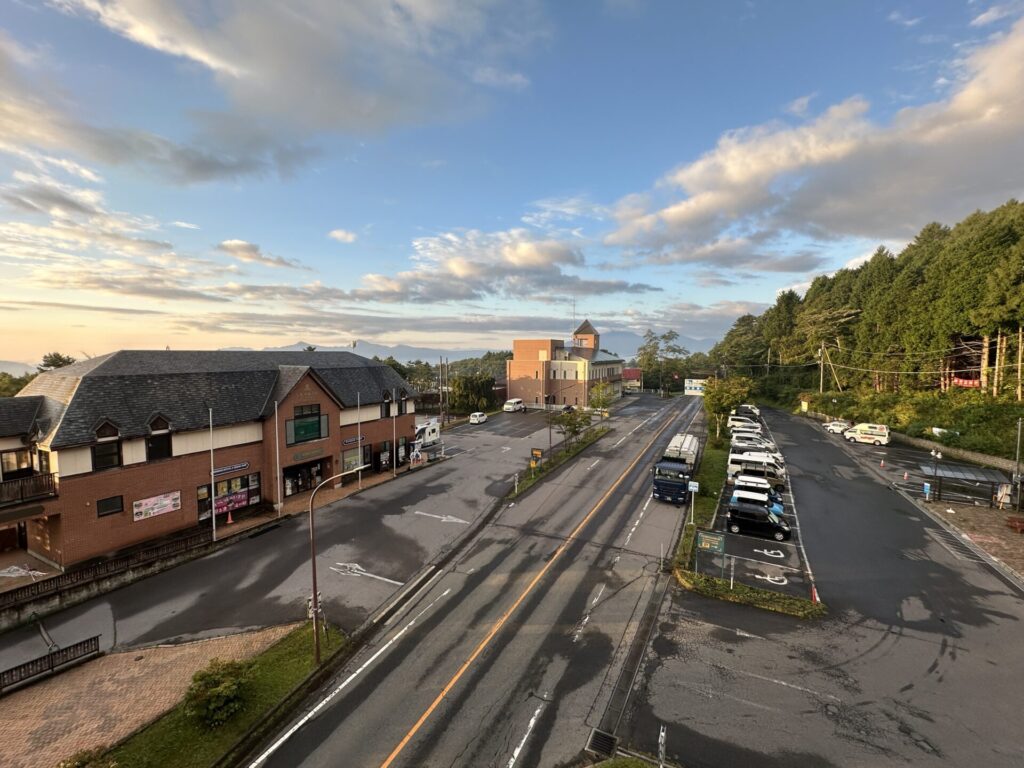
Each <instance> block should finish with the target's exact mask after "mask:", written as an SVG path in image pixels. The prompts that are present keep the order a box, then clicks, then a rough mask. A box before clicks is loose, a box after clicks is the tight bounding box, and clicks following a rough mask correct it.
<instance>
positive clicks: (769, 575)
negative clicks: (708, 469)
mask: <svg viewBox="0 0 1024 768" xmlns="http://www.w3.org/2000/svg"><path fill="white" fill-rule="evenodd" d="M764 429H765V436H766V437H769V438H771V432H770V430H768V427H767V425H765V426H764ZM732 493H733V485H732V484H731V483H726V485H725V488H724V489H723V490H722V496H721V498H720V499H719V506H718V513H717V514H716V516H715V520H714V524H713V526H712V529H713V530H714V531H715V532H717V533H719V534H720V535H721V536H723V537H724V551H723V552H721V553H719V552H715V551H710V550H704V551H702V550H701V549H699V548H698V550H697V554H696V563H695V566H694V567H695V568H696V570H697V571H698V572H699V573H704V574H707V575H709V576H717V577H719V578H724V579H732V580H735V581H736V582H737V583H740V584H746V585H748V586H751V587H758V588H761V589H771V590H775V591H778V592H784V593H786V594H788V595H793V596H794V597H804V598H811V599H813V597H814V593H813V591H812V586H813V577H812V575H811V570H810V568H809V567H808V565H807V559H806V554H805V552H804V548H803V545H802V543H801V540H800V521H799V518H798V515H797V511H796V501H795V499H794V498H793V494H792V492H791V489H790V488H789V487H787V489H786V491H785V492H783V493H782V494H781V495H782V502H783V508H784V513H783V519H784V520H785V521H786V523H787V524H788V525H789V527H790V530H791V538H790V539H789V540H788V541H775V540H774V539H772V538H768V537H762V536H756V535H749V534H746V533H730V532H729V530H728V529H727V528H726V514H725V513H726V508H727V506H728V503H729V498H730V497H731V496H732Z"/></svg>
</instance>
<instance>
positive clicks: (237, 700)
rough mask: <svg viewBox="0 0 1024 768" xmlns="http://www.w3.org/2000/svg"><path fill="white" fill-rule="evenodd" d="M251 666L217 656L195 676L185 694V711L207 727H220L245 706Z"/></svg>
mask: <svg viewBox="0 0 1024 768" xmlns="http://www.w3.org/2000/svg"><path fill="white" fill-rule="evenodd" d="M250 669H251V665H250V664H248V663H245V662H241V661H221V660H220V659H214V660H213V661H211V662H210V664H209V666H207V667H206V669H201V670H199V671H198V672H196V673H195V674H194V675H193V676H192V684H191V685H190V686H189V687H188V692H187V693H186V694H185V712H186V713H187V714H188V715H189V716H190V717H193V718H195V719H196V720H198V721H199V722H200V723H202V724H203V725H205V726H206V727H207V728H217V727H219V726H221V725H223V724H224V723H226V722H227V721H228V720H230V719H231V718H232V717H233V716H234V715H235V714H236V713H238V712H239V711H241V710H242V708H243V707H244V706H245V689H246V682H247V681H248V677H249V672H250Z"/></svg>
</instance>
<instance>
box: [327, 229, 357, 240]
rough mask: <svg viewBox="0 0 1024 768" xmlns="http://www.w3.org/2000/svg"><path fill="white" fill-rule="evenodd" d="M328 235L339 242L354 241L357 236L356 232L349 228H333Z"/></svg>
mask: <svg viewBox="0 0 1024 768" xmlns="http://www.w3.org/2000/svg"><path fill="white" fill-rule="evenodd" d="M327 236H328V237H329V238H331V239H332V240H337V241H338V242H339V243H354V242H355V241H356V237H357V235H356V233H355V232H350V231H349V230H347V229H332V230H331V231H330V232H328V233H327Z"/></svg>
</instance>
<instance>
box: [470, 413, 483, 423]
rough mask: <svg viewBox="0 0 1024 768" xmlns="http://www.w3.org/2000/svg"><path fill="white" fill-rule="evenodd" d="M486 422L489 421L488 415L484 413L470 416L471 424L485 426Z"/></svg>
mask: <svg viewBox="0 0 1024 768" xmlns="http://www.w3.org/2000/svg"><path fill="white" fill-rule="evenodd" d="M485 421H487V414H486V413H484V412H483V411H477V412H476V413H471V414H469V423H470V424H483V423H484V422H485Z"/></svg>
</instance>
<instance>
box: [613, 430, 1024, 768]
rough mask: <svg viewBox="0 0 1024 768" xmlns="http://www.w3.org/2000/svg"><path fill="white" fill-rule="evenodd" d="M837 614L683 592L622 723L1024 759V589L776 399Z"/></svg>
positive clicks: (756, 741) (830, 746) (930, 758)
mask: <svg viewBox="0 0 1024 768" xmlns="http://www.w3.org/2000/svg"><path fill="white" fill-rule="evenodd" d="M767 418H768V422H769V424H770V426H771V428H772V431H773V432H774V434H775V436H776V437H777V439H778V441H779V445H780V447H781V448H782V450H783V453H784V454H785V457H786V460H787V466H788V468H789V470H790V475H791V479H792V483H791V484H792V491H793V495H794V497H795V499H796V502H797V504H798V505H799V509H800V523H801V529H800V533H801V538H802V540H803V543H804V545H805V547H806V550H807V555H808V558H809V561H810V564H811V565H812V566H813V570H814V575H815V579H816V583H817V586H818V589H819V591H820V594H821V597H822V599H823V600H824V602H825V603H826V604H827V605H828V606H829V608H830V610H831V615H830V617H829V618H828V619H826V620H824V621H821V622H816V623H805V622H801V621H799V620H795V619H790V618H788V617H785V616H778V615H774V614H769V613H766V612H761V611H757V610H755V609H752V608H744V607H741V606H735V605H730V604H724V603H718V602H714V601H707V600H704V599H700V598H697V597H695V596H693V595H691V594H689V593H686V592H683V591H674V592H673V594H672V596H671V599H669V600H666V603H665V605H664V609H663V612H662V615H661V618H660V622H659V625H658V633H657V635H656V636H655V638H654V640H653V643H652V646H651V648H650V650H649V652H648V656H647V659H646V663H645V668H644V670H643V675H642V677H641V680H640V683H639V685H638V687H637V690H636V691H635V694H634V706H633V709H632V712H631V716H630V719H629V722H628V724H627V726H626V727H625V728H624V730H623V733H622V734H621V735H623V736H624V737H625V739H626V741H627V742H628V743H629V744H630V745H631V746H632V747H634V748H636V749H641V750H647V751H651V752H653V751H656V750H657V738H658V729H659V728H660V726H662V725H665V726H666V727H667V741H668V753H669V756H670V757H672V759H674V760H677V761H678V762H679V763H680V764H682V765H685V766H687V768H702V767H703V766H707V767H709V768H710V766H723V765H743V766H754V767H758V766H779V767H780V768H781V766H787V768H788V767H789V766H795V767H800V766H808V767H812V766H813V767H814V768H823V767H824V766H858V767H860V766H878V765H892V764H898V763H906V764H912V765H915V766H917V765H921V766H964V765H979V766H981V765H984V766H1007V767H1009V766H1020V765H1022V764H1024V740H1022V739H1021V728H1020V722H1019V720H1020V701H1021V698H1020V690H1021V683H1022V673H1021V670H1024V622H1022V619H1024V599H1022V593H1021V591H1020V590H1019V589H1018V588H1017V587H1016V586H1015V585H1014V584H1013V583H1011V582H1009V581H1007V580H1006V579H1005V578H1004V577H1003V576H1002V575H1001V574H1000V573H999V572H998V571H996V570H995V569H993V568H992V567H990V566H989V565H987V564H986V563H985V562H984V561H983V560H982V559H981V558H979V557H977V556H976V555H975V554H974V553H973V552H971V551H970V550H969V549H966V548H965V547H963V545H961V544H958V543H957V541H956V539H955V538H954V537H950V536H949V535H948V534H947V533H946V532H945V529H943V528H941V527H940V526H939V525H938V524H937V523H935V522H934V521H932V520H931V519H930V518H929V517H928V516H927V515H925V514H924V513H923V512H922V511H921V510H920V509H919V508H918V507H917V506H916V505H915V504H913V503H911V502H910V501H908V500H907V499H906V498H904V497H903V496H901V495H899V494H898V493H897V492H896V491H895V490H893V489H892V488H891V486H890V484H889V483H888V480H887V478H886V477H884V476H880V475H879V474H878V473H877V472H876V469H877V461H876V459H875V457H874V455H873V453H872V452H871V451H872V447H871V446H859V445H846V444H843V443H840V442H839V441H837V440H835V439H830V438H829V437H828V436H826V435H825V434H823V433H822V430H821V428H820V427H819V426H816V425H814V424H812V423H810V422H808V421H806V420H804V419H800V418H797V417H793V416H789V415H786V414H780V413H774V412H773V413H769V414H768V415H767Z"/></svg>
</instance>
